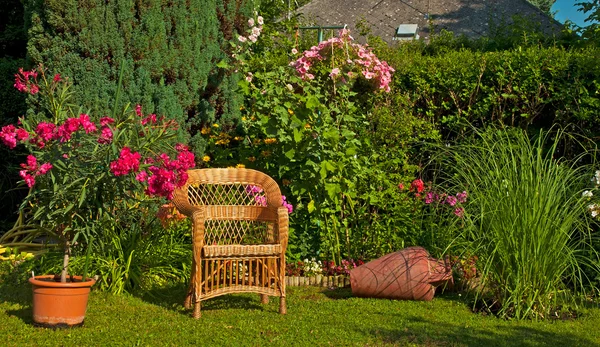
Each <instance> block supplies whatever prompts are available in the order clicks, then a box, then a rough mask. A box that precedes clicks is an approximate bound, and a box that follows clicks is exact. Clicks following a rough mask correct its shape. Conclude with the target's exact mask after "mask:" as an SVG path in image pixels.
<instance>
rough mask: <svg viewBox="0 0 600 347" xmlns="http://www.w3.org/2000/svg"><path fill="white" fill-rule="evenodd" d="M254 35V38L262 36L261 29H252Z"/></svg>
mask: <svg viewBox="0 0 600 347" xmlns="http://www.w3.org/2000/svg"><path fill="white" fill-rule="evenodd" d="M252 35H254V36H257V37H258V36H260V28H257V27H254V28H252Z"/></svg>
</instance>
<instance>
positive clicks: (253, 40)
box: [248, 34, 258, 42]
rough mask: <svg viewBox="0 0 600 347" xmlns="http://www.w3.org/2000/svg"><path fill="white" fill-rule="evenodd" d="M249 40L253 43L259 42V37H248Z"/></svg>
mask: <svg viewBox="0 0 600 347" xmlns="http://www.w3.org/2000/svg"><path fill="white" fill-rule="evenodd" d="M248 40H250V41H252V42H256V40H258V37H257V36H256V35H254V34H252V35H250V36H248Z"/></svg>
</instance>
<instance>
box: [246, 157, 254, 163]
mask: <svg viewBox="0 0 600 347" xmlns="http://www.w3.org/2000/svg"><path fill="white" fill-rule="evenodd" d="M248 161H249V162H251V163H254V162H255V161H256V157H248Z"/></svg>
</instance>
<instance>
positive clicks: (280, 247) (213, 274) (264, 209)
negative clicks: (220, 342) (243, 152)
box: [173, 168, 288, 318]
mask: <svg viewBox="0 0 600 347" xmlns="http://www.w3.org/2000/svg"><path fill="white" fill-rule="evenodd" d="M188 175H189V178H188V180H187V183H186V185H185V186H183V187H181V188H179V189H177V190H176V191H175V193H174V198H173V202H174V203H175V206H177V209H178V210H179V211H180V212H181V213H183V214H185V215H187V216H189V217H190V218H191V219H192V237H193V254H194V256H193V264H192V277H191V282H190V286H189V290H188V293H187V296H186V299H185V303H184V305H185V307H186V308H190V307H191V304H192V303H193V304H194V318H200V302H201V301H202V300H206V299H210V298H213V297H216V296H219V295H223V294H231V293H247V292H253V293H258V294H260V295H261V302H262V303H267V302H268V300H269V298H268V296H269V295H270V296H279V298H280V299H279V313H281V314H285V313H286V311H287V310H286V305H285V250H286V247H287V242H288V211H287V208H286V207H283V206H282V199H281V191H280V190H279V186H278V185H277V183H276V182H275V181H274V180H273V179H272V178H271V177H269V176H267V175H265V174H264V173H261V172H259V171H256V170H250V169H233V168H231V169H199V170H190V171H188Z"/></svg>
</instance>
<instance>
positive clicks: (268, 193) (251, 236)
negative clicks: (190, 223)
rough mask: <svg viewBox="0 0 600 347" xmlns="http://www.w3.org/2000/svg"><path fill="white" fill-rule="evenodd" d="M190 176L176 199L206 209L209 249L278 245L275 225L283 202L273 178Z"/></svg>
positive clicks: (238, 172)
mask: <svg viewBox="0 0 600 347" xmlns="http://www.w3.org/2000/svg"><path fill="white" fill-rule="evenodd" d="M188 176H189V177H188V180H187V182H186V184H185V186H183V187H181V188H179V189H177V190H176V191H175V196H176V199H177V198H179V199H181V198H184V197H185V199H187V201H188V202H189V204H190V205H192V206H203V207H204V217H205V224H204V242H205V244H206V245H232V244H265V243H276V242H278V240H277V225H276V223H275V222H276V221H277V208H278V207H280V206H282V199H281V191H280V189H279V186H278V185H277V182H275V180H273V179H272V178H271V177H269V176H268V175H266V174H264V173H262V172H260V171H256V170H251V169H238V168H229V169H197V170H189V171H188ZM182 195H183V196H182Z"/></svg>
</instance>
